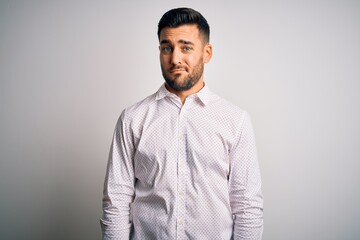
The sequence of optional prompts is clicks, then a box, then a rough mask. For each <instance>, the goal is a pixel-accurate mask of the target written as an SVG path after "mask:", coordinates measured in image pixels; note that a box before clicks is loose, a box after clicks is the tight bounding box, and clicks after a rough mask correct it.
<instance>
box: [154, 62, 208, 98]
mask: <svg viewBox="0 0 360 240" xmlns="http://www.w3.org/2000/svg"><path fill="white" fill-rule="evenodd" d="M173 68H175V67H173ZM185 69H186V70H187V68H185ZM170 70H171V69H170ZM161 71H162V75H163V77H164V79H165V82H166V83H167V85H169V87H171V88H172V89H174V90H175V91H178V92H182V91H187V90H189V89H191V88H192V87H193V86H194V85H195V84H196V83H197V82H198V81H199V80H200V78H201V77H202V75H203V72H204V64H203V61H202V59H200V60H199V62H198V64H196V66H195V67H194V69H193V71H192V73H189V74H187V76H184V77H183V76H181V75H180V74H178V75H175V76H174V77H172V78H171V77H170V76H169V74H167V73H168V71H169V70H166V69H164V68H163V66H162V65H161ZM182 77H183V78H184V80H180V78H182Z"/></svg>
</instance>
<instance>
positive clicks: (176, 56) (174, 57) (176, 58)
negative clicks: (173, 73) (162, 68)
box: [171, 48, 182, 65]
mask: <svg viewBox="0 0 360 240" xmlns="http://www.w3.org/2000/svg"><path fill="white" fill-rule="evenodd" d="M181 55H182V54H181V51H180V49H178V48H174V50H173V52H172V54H171V63H172V64H174V65H178V64H181Z"/></svg>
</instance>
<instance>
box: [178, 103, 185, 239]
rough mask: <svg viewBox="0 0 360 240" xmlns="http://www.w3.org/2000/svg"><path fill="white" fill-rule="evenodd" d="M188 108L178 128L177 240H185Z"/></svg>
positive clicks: (181, 116) (182, 113)
mask: <svg viewBox="0 0 360 240" xmlns="http://www.w3.org/2000/svg"><path fill="white" fill-rule="evenodd" d="M185 112H186V108H185V107H184V106H183V107H182V108H181V110H180V116H179V128H178V146H179V148H178V151H179V152H178V186H177V187H178V188H177V239H185V218H186V216H185V192H186V185H185V184H186V172H185V164H186V132H185V120H184V115H185Z"/></svg>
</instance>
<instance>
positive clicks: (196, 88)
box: [165, 79, 205, 104]
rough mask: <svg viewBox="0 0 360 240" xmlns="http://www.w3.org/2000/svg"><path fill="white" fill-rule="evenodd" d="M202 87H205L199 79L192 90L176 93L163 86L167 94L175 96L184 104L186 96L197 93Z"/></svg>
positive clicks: (167, 86)
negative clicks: (170, 93)
mask: <svg viewBox="0 0 360 240" xmlns="http://www.w3.org/2000/svg"><path fill="white" fill-rule="evenodd" d="M204 85H205V83H204V81H203V80H202V79H200V80H199V81H198V82H197V83H196V84H195V85H194V86H192V88H190V89H189V90H186V91H176V90H174V89H172V88H171V87H169V85H167V84H165V87H166V89H167V90H168V91H169V92H172V93H174V94H176V96H178V97H179V98H180V100H181V103H182V104H184V103H185V100H186V98H187V96H189V95H191V94H194V93H197V92H199V91H200V90H201V89H202V88H203V87H204Z"/></svg>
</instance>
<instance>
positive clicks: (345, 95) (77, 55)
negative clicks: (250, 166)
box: [0, 0, 360, 240]
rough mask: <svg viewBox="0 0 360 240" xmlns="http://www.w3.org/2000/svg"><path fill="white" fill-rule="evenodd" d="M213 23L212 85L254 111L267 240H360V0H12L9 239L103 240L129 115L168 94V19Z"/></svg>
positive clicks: (5, 69)
mask: <svg viewBox="0 0 360 240" xmlns="http://www.w3.org/2000/svg"><path fill="white" fill-rule="evenodd" d="M181 6H188V7H192V8H194V9H196V10H198V11H200V12H201V13H202V14H203V15H204V16H205V17H206V18H207V20H208V22H209V24H210V27H211V42H212V44H213V49H214V56H213V59H212V61H211V62H210V63H209V64H208V65H207V66H206V74H205V81H206V83H207V84H208V85H209V87H210V88H211V89H212V91H214V92H216V93H217V94H219V95H221V96H223V97H224V98H226V99H228V100H230V101H232V102H234V103H235V104H236V105H238V106H240V107H242V108H243V109H245V110H247V111H248V112H249V113H250V114H251V116H252V121H253V125H254V127H255V131H256V137H257V145H258V152H259V161H260V165H261V173H262V178H263V192H264V196H265V211H264V215H265V229H264V237H263V239H264V240H289V239H291V240H297V239H298V240H304V239H316V240H318V239H324V240H331V239H342V240H344V239H359V238H360V206H359V202H360V188H359V183H360V175H359V174H358V172H359V170H360V163H359V162H360V148H359V142H360V126H359V123H360V110H359V103H360V2H359V1H349V0H345V1H344V0H338V1H300V0H299V1H221V2H220V1H205V0H204V1H181V2H180V1H179V2H177V1H159V0H156V1H143V2H140V1H4V0H2V1H0V114H1V118H0V121H1V122H0V123H1V125H0V164H1V165H0V216H1V217H0V239H59V240H60V239H61V240H62V239H86V240H88V239H100V236H101V233H100V225H99V218H100V217H101V198H102V185H103V180H104V176H105V167H106V162H107V155H108V151H109V147H110V143H111V138H112V133H113V130H114V126H115V123H116V121H117V118H118V116H119V114H120V112H121V111H122V109H124V108H125V107H127V106H129V105H131V104H133V103H135V102H137V101H139V100H141V99H142V98H144V97H146V96H148V95H150V94H152V93H153V92H155V91H156V90H157V89H158V88H159V87H160V85H161V84H162V83H163V79H162V76H161V71H160V65H159V57H158V41H157V35H156V31H157V23H158V21H159V19H160V17H161V16H162V14H163V13H164V12H166V11H167V10H169V9H171V8H174V7H181Z"/></svg>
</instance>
